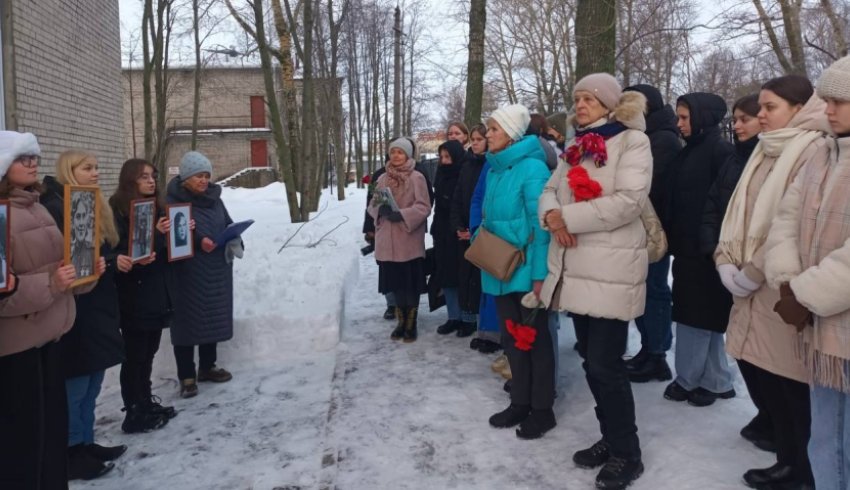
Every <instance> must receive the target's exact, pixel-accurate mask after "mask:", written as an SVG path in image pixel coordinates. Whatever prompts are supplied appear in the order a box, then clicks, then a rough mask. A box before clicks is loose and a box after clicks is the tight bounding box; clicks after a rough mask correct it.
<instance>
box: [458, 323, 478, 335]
mask: <svg viewBox="0 0 850 490" xmlns="http://www.w3.org/2000/svg"><path fill="white" fill-rule="evenodd" d="M477 331H478V324H477V323H475V322H460V325H458V327H457V333H456V334H455V335H457V336H458V337H469V336H470V335H472V334H474V333H475V332H477Z"/></svg>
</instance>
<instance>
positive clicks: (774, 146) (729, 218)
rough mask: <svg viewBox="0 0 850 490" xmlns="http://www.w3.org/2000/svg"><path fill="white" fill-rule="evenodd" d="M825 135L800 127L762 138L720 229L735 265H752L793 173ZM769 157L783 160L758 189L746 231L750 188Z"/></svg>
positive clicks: (724, 251) (726, 254) (724, 248)
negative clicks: (752, 180)
mask: <svg viewBox="0 0 850 490" xmlns="http://www.w3.org/2000/svg"><path fill="white" fill-rule="evenodd" d="M822 136H823V133H821V132H820V131H809V130H805V129H800V128H782V129H777V130H774V131H770V132H768V133H762V134H761V135H760V137H759V139H760V141H759V144H758V145H756V148H755V149H754V150H753V154H752V155H750V159H749V160H748V161H747V165H746V166H745V167H744V173H743V175H741V179H740V180H738V185H737V186H736V187H735V192H733V193H732V198H731V199H730V200H729V205H728V206H727V208H726V215H725V216H724V217H723V226H722V227H721V229H720V252H721V253H722V254H723V256H724V257H725V258H726V259H727V260H729V261H730V262H731V263H733V264H734V265H736V266H738V267H741V266H743V265H744V264H746V263H747V262H750V261H751V260H752V258H753V254H755V252H756V250H758V249H759V247H761V246H762V245H763V244H764V242H765V240H766V239H767V233H768V231H770V224H771V223H772V222H773V217H774V216H775V215H776V211H777V210H778V209H779V202H780V201H781V200H782V196H783V195H785V190H786V189H787V188H788V186H789V185H790V184H791V179H792V175H791V173H792V172H793V171H794V167H795V165H796V164H797V160H798V159H799V158H800V155H801V154H802V153H803V151H805V150H806V148H807V147H808V146H809V145H810V144H811V143H812V142H814V141H815V140H817V139H818V138H820V137H822ZM766 156H768V157H776V156H778V157H779V158H777V159H776V163H775V164H774V165H773V169H772V170H771V171H770V173H769V174H768V176H767V179H765V181H764V185H763V186H762V187H761V188H760V189H759V190H758V196H757V197H756V203H755V206H753V215H752V217H751V219H750V224H749V227H747V228H746V229H745V226H744V224H745V222H746V214H747V188H748V187H749V186H750V180H751V179H752V178H753V175H754V174H755V172H756V169H757V168H758V167H759V166H760V165H762V164H763V163H764V158H765V157H766Z"/></svg>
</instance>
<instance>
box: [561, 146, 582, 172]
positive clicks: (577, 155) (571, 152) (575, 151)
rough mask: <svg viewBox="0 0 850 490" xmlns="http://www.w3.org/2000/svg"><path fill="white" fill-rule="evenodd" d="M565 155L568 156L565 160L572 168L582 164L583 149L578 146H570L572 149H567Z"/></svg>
mask: <svg viewBox="0 0 850 490" xmlns="http://www.w3.org/2000/svg"><path fill="white" fill-rule="evenodd" d="M564 155H566V157H565V158H566V160H567V163H569V164H570V166H571V167H575V166H576V165H578V164H579V162H581V149H580V148H579V147H578V145H570V147H569V148H567V151H566V152H564Z"/></svg>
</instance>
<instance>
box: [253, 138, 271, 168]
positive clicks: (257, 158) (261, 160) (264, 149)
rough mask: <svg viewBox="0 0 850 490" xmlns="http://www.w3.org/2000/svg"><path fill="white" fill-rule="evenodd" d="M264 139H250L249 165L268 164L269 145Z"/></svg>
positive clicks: (261, 165)
mask: <svg viewBox="0 0 850 490" xmlns="http://www.w3.org/2000/svg"><path fill="white" fill-rule="evenodd" d="M268 143H269V142H268V141H266V140H251V166H252V167H268V166H269V145H268Z"/></svg>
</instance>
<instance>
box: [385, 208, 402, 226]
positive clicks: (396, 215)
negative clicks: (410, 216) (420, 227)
mask: <svg viewBox="0 0 850 490" xmlns="http://www.w3.org/2000/svg"><path fill="white" fill-rule="evenodd" d="M387 219H388V220H389V221H391V222H393V223H398V222H400V221H403V220H404V218H402V216H401V212H399V211H393V212H391V213H390V214H389V215H388V216H387Z"/></svg>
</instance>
